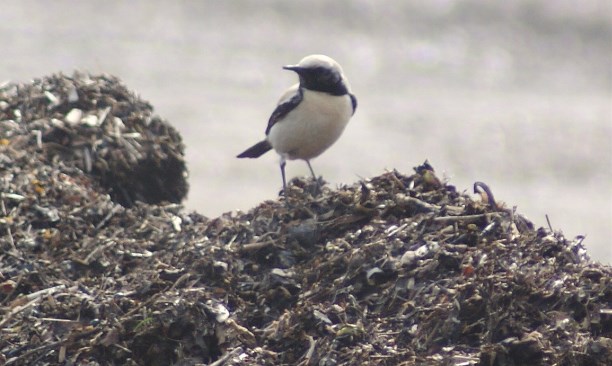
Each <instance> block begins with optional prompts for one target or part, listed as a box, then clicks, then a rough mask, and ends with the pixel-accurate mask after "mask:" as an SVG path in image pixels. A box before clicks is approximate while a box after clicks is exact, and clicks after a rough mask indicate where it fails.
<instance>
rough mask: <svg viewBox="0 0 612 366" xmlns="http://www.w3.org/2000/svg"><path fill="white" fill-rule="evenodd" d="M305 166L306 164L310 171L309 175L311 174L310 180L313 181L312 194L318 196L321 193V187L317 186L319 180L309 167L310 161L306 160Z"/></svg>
mask: <svg viewBox="0 0 612 366" xmlns="http://www.w3.org/2000/svg"><path fill="white" fill-rule="evenodd" d="M306 164H308V169H310V174H312V179H314V181H315V184H316V186H315V191H314V194H315V195H316V194H319V193H320V192H321V186H320V185H319V179H318V178H317V175H316V174H315V172H314V170H312V166H311V165H310V161H309V160H306Z"/></svg>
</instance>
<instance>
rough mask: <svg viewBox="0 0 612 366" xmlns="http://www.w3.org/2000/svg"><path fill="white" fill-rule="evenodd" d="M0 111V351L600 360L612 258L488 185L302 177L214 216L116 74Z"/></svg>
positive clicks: (79, 359)
mask: <svg viewBox="0 0 612 366" xmlns="http://www.w3.org/2000/svg"><path fill="white" fill-rule="evenodd" d="M75 95H76V97H75ZM75 98H76V99H75ZM75 110H78V111H80V112H78V111H77V112H75ZM0 126H2V130H1V131H0V132H1V136H0V138H1V140H0V169H1V171H2V175H1V177H2V180H1V181H0V184H1V185H2V186H1V187H2V189H1V192H2V196H1V203H2V206H1V209H2V212H1V214H2V218H1V220H0V230H1V234H2V236H1V238H0V245H1V248H2V251H1V254H0V282H1V283H0V301H1V308H0V313H1V314H2V317H1V320H0V324H1V327H0V329H1V330H2V332H1V333H0V364H4V365H60V364H61V365H197V364H214V365H282V364H285V365H321V366H327V365H412V364H419V365H483V366H485V365H486V366H490V365H498V366H502V365H538V364H542V365H548V364H559V365H607V364H610V363H611V362H612V284H611V280H610V278H611V274H612V269H611V268H610V267H609V266H604V265H601V264H598V263H595V262H592V261H590V260H589V258H588V256H587V255H586V252H585V250H584V248H583V246H582V238H580V237H578V238H575V239H573V240H568V239H566V238H564V237H563V235H562V234H561V233H560V232H551V231H550V230H547V229H544V228H539V229H536V228H534V227H533V225H532V223H530V222H529V221H528V220H527V219H525V218H524V217H522V216H521V215H520V214H518V213H517V212H515V211H514V210H511V209H507V208H504V207H500V205H498V204H497V203H496V202H495V200H494V199H493V196H492V194H491V192H490V190H488V187H486V185H484V184H481V183H479V184H477V185H476V186H477V187H478V188H479V190H480V191H483V193H482V196H483V198H482V199H481V198H474V197H472V196H470V195H467V194H464V193H460V192H457V190H456V189H455V188H454V187H453V186H451V185H448V184H446V183H443V182H440V181H439V180H438V178H437V177H436V176H435V173H434V171H433V169H432V167H431V166H429V165H428V164H424V165H422V166H420V167H418V168H416V169H415V173H414V174H411V175H405V174H402V173H400V172H397V171H392V172H387V173H384V174H382V175H380V176H378V177H374V178H372V179H369V180H365V181H361V182H358V183H355V184H353V185H351V186H344V187H340V188H338V189H331V188H329V187H328V186H323V190H322V193H320V194H317V195H313V194H312V192H313V191H314V190H315V189H314V188H315V184H314V182H312V181H310V180H302V179H296V180H294V181H292V182H291V184H290V186H289V192H288V195H289V202H288V203H289V205H286V204H285V202H283V201H284V200H280V201H278V200H277V201H267V202H263V203H262V204H260V205H259V206H257V207H255V208H253V209H252V210H250V211H249V212H248V213H241V212H238V213H228V214H224V215H222V216H221V217H218V218H214V219H208V218H205V217H203V216H201V215H198V214H197V213H186V212H185V211H184V210H183V208H182V207H181V206H180V205H179V204H177V203H178V202H180V201H181V199H182V198H183V197H184V196H185V194H186V192H187V184H186V182H185V172H186V169H185V164H184V160H183V155H182V152H183V146H182V143H181V139H180V136H178V134H177V133H176V132H175V130H174V129H173V128H172V127H170V126H168V125H167V124H166V123H164V122H163V121H162V120H161V119H159V118H158V117H155V116H153V115H152V109H151V107H150V106H149V104H147V103H145V102H142V101H140V100H139V99H138V98H137V97H136V96H134V94H133V93H130V92H128V91H127V89H126V88H125V87H124V86H122V85H121V84H120V83H119V82H118V81H117V79H115V78H112V77H106V76H89V75H83V74H75V75H73V76H72V77H66V76H62V75H55V76H52V77H48V78H44V79H42V80H36V81H34V82H33V83H32V84H28V85H14V84H9V85H5V86H3V87H1V88H0ZM485 192H487V193H485ZM162 201H166V202H175V203H162Z"/></svg>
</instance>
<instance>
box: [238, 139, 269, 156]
mask: <svg viewBox="0 0 612 366" xmlns="http://www.w3.org/2000/svg"><path fill="white" fill-rule="evenodd" d="M270 149H272V146H271V145H270V143H269V142H268V140H263V141H260V142H258V143H256V144H255V145H253V146H251V147H249V148H248V149H246V150H245V151H244V152H242V153H241V154H240V155H238V156H237V157H238V158H258V157H260V156H262V155H263V154H265V153H267V152H268V151H270Z"/></svg>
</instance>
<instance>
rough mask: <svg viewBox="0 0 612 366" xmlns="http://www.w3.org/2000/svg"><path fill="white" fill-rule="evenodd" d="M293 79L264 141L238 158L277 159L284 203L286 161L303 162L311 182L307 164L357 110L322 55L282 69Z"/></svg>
mask: <svg viewBox="0 0 612 366" xmlns="http://www.w3.org/2000/svg"><path fill="white" fill-rule="evenodd" d="M283 69H285V70H290V71H293V72H295V73H296V74H297V76H298V77H299V82H298V83H297V84H295V85H293V86H291V87H289V88H288V89H287V90H286V91H285V93H283V95H282V96H281V98H280V100H279V101H278V104H277V106H276V109H274V111H273V112H272V115H271V116H270V118H269V120H268V126H267V127H266V137H265V138H264V139H263V140H261V141H259V142H258V143H256V144H255V145H253V146H251V147H249V148H248V149H246V150H245V151H243V152H242V153H240V154H238V156H237V157H238V158H258V157H260V156H261V155H263V154H265V153H266V152H268V151H270V150H272V149H274V150H275V151H276V152H277V153H278V155H279V156H280V169H281V177H282V180H283V194H284V195H285V199H286V198H287V181H286V178H285V165H286V163H287V160H304V161H305V162H306V164H308V169H310V173H311V174H312V177H313V178H314V180H315V181H316V182H317V187H318V180H317V177H316V175H315V172H314V170H313V169H312V165H311V164H310V160H311V159H313V158H316V157H317V156H319V155H321V154H322V153H323V152H324V151H325V150H327V149H328V148H329V147H330V146H331V145H333V144H334V143H335V142H336V141H337V140H338V138H339V137H340V135H342V132H343V131H344V128H345V127H346V125H347V124H348V122H349V120H350V119H351V117H352V116H353V115H354V114H355V110H356V109H357V98H356V97H355V95H353V94H352V93H351V89H350V86H349V83H348V80H347V78H346V76H344V72H343V70H342V67H341V66H340V64H339V63H337V62H336V61H335V60H334V59H332V58H331V57H329V56H325V55H318V54H316V55H309V56H306V57H304V58H303V59H302V60H301V61H300V62H299V63H297V64H296V65H287V66H283Z"/></svg>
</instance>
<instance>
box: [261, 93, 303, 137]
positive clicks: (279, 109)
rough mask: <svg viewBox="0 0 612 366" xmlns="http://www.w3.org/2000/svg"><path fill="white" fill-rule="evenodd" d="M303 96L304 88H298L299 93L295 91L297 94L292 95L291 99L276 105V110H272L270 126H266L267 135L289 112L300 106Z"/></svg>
mask: <svg viewBox="0 0 612 366" xmlns="http://www.w3.org/2000/svg"><path fill="white" fill-rule="evenodd" d="M302 98H303V95H302V89H299V88H298V89H297V93H295V95H294V96H293V97H291V99H289V100H288V101H286V102H284V103H281V104H279V105H277V106H276V109H275V110H274V112H272V115H271V116H270V119H269V120H268V127H266V136H268V133H270V129H271V128H272V126H274V125H275V124H276V122H278V121H280V120H281V119H283V118H284V117H285V116H286V115H287V114H289V112H291V111H292V110H294V109H295V107H297V106H298V104H300V102H301V101H302Z"/></svg>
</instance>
